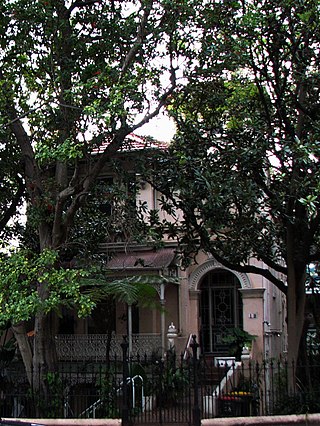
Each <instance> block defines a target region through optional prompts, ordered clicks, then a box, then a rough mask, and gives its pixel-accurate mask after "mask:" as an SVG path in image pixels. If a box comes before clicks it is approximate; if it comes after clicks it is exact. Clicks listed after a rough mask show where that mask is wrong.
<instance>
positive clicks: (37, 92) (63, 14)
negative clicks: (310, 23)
mask: <svg viewBox="0 0 320 426" xmlns="http://www.w3.org/2000/svg"><path fill="white" fill-rule="evenodd" d="M201 7H202V6H201V2H198V1H189V2H185V1H179V2H175V1H174V2H173V1H170V0H163V1H153V0H141V1H106V0H88V1H82V0H73V1H71V0H48V1H44V0H39V1H36V2H34V1H30V0H4V1H3V2H2V3H1V9H0V13H1V15H0V24H1V25H0V44H1V55H0V111H1V112H0V121H1V126H2V129H3V130H4V131H6V132H8V134H9V135H10V143H11V142H12V144H13V145H9V139H8V140H7V141H6V140H4V142H3V143H4V144H5V146H6V147H9V146H10V147H11V146H14V147H15V150H16V151H17V155H18V164H19V165H20V175H19V177H21V180H22V182H23V184H24V187H25V192H26V201H27V213H26V215H27V224H28V230H29V231H28V232H30V229H33V230H34V231H35V235H36V240H35V241H34V244H33V246H34V247H35V248H36V249H37V250H38V253H40V258H39V259H42V257H41V256H42V253H44V257H45V253H52V251H53V252H55V253H56V252H58V253H60V255H61V256H58V258H57V262H53V263H50V265H51V266H50V268H53V269H54V268H55V267H57V268H60V262H61V257H62V254H63V253H65V251H66V250H67V249H68V244H69V235H70V230H71V228H72V227H73V225H74V223H75V220H76V218H77V213H78V212H79V211H80V210H81V208H82V207H83V206H84V204H85V202H86V198H87V196H88V194H89V193H90V191H91V190H92V188H93V187H94V184H95V182H96V180H97V178H98V176H99V175H100V174H101V173H102V172H104V173H105V172H106V168H107V167H108V164H109V163H108V162H109V160H110V159H111V158H112V157H113V156H114V155H115V154H116V152H117V151H118V150H119V149H121V147H122V145H123V142H124V140H125V139H126V137H127V136H128V135H129V134H130V133H132V132H133V131H135V130H137V129H138V128H140V127H141V126H143V125H144V124H145V123H147V122H148V121H150V120H151V119H152V118H153V117H155V116H156V115H157V114H158V113H159V112H160V110H161V108H162V107H163V106H164V105H165V104H166V102H167V100H168V98H169V96H171V95H172V93H173V92H174V90H175V89H176V86H177V78H178V77H179V76H180V75H183V70H184V69H185V68H189V69H191V68H192V67H193V50H194V47H193V46H192V43H193V36H192V31H191V28H192V27H193V21H194V19H195V18H196V17H197V16H198V14H199V9H200V8H201ZM99 149H100V151H99ZM29 241H30V240H29ZM59 271H60V273H62V272H63V271H61V270H60V269H59ZM48 274H49V273H48ZM52 274H53V275H54V271H52ZM47 278H48V279H47V280H44V279H43V276H41V274H40V276H39V277H38V278H37V277H35V276H33V280H32V283H31V282H30V281H29V284H30V285H31V284H32V289H34V290H35V295H36V297H37V298H38V303H39V306H40V307H41V306H46V304H47V302H48V301H49V300H52V291H53V287H52V285H53V284H54V283H53V281H52V280H51V272H50V274H49V275H47ZM22 282H25V281H24V280H23V279H22ZM34 286H35V287H34ZM4 288H5V287H2V291H4ZM7 291H10V289H7ZM59 300H60V296H59V295H58V299H57V300H56V302H55V304H59V303H60V302H59ZM52 309H53V306H51V307H50V309H48V310H47V309H41V308H40V309H39V310H37V312H36V315H35V336H34V342H33V350H32V351H31V349H30V348H29V347H27V343H26V339H25V335H26V330H24V328H23V327H24V322H23V321H22V322H21V323H19V324H15V327H14V329H15V334H16V338H17V341H18V344H19V348H20V350H21V351H22V352H23V351H25V352H26V353H28V354H29V355H28V356H27V357H26V358H25V359H24V361H25V366H26V369H27V370H29V371H31V367H32V366H33V371H34V372H35V373H36V372H38V371H40V380H37V379H35V380H34V383H35V384H38V383H41V378H42V377H43V374H45V372H47V371H51V370H54V368H55V365H54V364H55V357H54V354H52V346H51V345H50V340H51V339H52V332H51V329H50V312H51V310H52ZM22 319H23V318H22V317H21V320H22ZM42 383H43V381H42Z"/></svg>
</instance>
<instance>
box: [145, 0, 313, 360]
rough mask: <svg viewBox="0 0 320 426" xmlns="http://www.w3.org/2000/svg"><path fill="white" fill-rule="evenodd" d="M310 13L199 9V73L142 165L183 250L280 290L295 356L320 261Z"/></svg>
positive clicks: (241, 6)
mask: <svg viewBox="0 0 320 426" xmlns="http://www.w3.org/2000/svg"><path fill="white" fill-rule="evenodd" d="M219 8H220V10H221V19H220V20H219V22H220V25H219V26H217V25H216V22H217V21H216V20H217V19H218V18H219V13H218V10H219ZM319 13H320V11H319V4H318V2H317V1H312V0H310V1H309V0H308V1H299V2H296V1H288V0H280V1H239V2H238V1H233V2H224V3H223V6H222V5H221V4H220V3H219V5H217V9H215V10H213V9H212V10H209V9H208V10H207V11H206V13H205V14H204V17H203V21H202V25H203V28H204V29H205V32H204V37H203V38H202V40H201V52H200V53H199V68H198V69H197V73H196V74H194V75H193V77H194V78H193V81H192V82H190V84H189V85H188V86H187V87H185V88H183V89H182V90H181V91H180V92H179V94H177V95H176V96H175V97H174V99H173V100H172V103H171V105H170V106H169V110H170V112H171V114H172V116H173V117H174V119H175V121H176V123H177V126H178V134H177V136H176V138H175V140H174V143H173V144H172V146H171V148H170V149H169V151H168V152H167V153H164V154H163V156H162V158H161V159H160V162H158V163H157V162H156V161H154V160H152V161H153V165H154V167H155V172H154V175H153V176H152V179H153V183H154V184H155V185H156V186H157V187H158V189H159V190H160V191H162V193H163V194H164V197H163V199H162V202H163V208H164V209H165V210H166V211H168V212H169V213H171V212H172V211H173V208H177V209H179V210H180V211H181V212H182V215H181V214H180V215H179V220H177V223H163V226H164V229H165V230H166V231H168V232H169V234H170V235H172V236H174V237H176V236H178V237H179V238H180V242H181V243H182V248H183V251H184V253H185V254H186V255H187V257H190V255H191V254H194V253H196V252H197V251H198V250H199V248H200V249H201V248H202V249H204V250H206V251H207V252H209V253H212V254H213V256H215V258H216V259H217V260H219V261H220V262H221V263H222V264H223V265H225V266H226V267H229V268H232V269H235V270H238V271H243V272H253V273H258V274H261V275H263V276H265V277H266V278H268V279H269V280H270V281H271V282H273V283H274V284H275V285H277V286H278V288H280V289H281V290H282V291H283V292H285V293H287V294H288V324H289V348H290V354H291V355H292V357H293V358H295V354H296V348H297V347H298V344H297V342H299V339H300V331H301V327H302V323H303V312H304V298H305V287H304V285H305V271H306V267H307V265H308V264H309V263H310V262H312V261H315V260H319V256H320V250H319V248H320V247H319V242H320V241H319V219H320V208H319V201H320V198H319V193H320V192H319V189H320V188H319V177H320V176H319V173H320V172H319V156H320V144H319V124H320V115H319V87H320V68H319V60H318V54H319V47H320V19H319V18H320V16H319ZM252 258H256V259H258V260H262V261H263V262H264V263H263V264H262V266H259V264H257V263H256V262H252V261H250V259H252ZM291 327H292V328H291ZM290 336H291V337H292V336H298V338H297V339H298V341H293V340H294V339H293V340H292V338H291V337H290Z"/></svg>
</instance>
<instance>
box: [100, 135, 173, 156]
mask: <svg viewBox="0 0 320 426" xmlns="http://www.w3.org/2000/svg"><path fill="white" fill-rule="evenodd" d="M109 143H110V142H109V141H105V142H103V143H102V144H101V145H100V146H99V147H97V148H94V149H93V150H92V154H101V153H102V152H103V151H104V150H105V149H106V147H107V146H108V145H109ZM167 148H168V143H166V142H159V141H157V140H155V139H152V138H150V137H146V136H138V135H136V134H134V133H130V134H129V135H128V136H127V137H126V139H125V141H124V143H123V145H122V147H121V149H120V152H128V151H140V150H143V149H161V150H165V149H167Z"/></svg>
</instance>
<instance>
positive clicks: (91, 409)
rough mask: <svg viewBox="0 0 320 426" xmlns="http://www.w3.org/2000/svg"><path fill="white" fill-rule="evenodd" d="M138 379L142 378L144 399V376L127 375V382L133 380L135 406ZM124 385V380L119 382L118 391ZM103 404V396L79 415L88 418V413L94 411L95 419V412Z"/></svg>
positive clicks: (133, 402) (134, 403)
mask: <svg viewBox="0 0 320 426" xmlns="http://www.w3.org/2000/svg"><path fill="white" fill-rule="evenodd" d="M137 379H140V380H141V384H142V386H141V389H142V391H141V396H142V398H141V400H142V401H143V398H144V385H143V377H142V376H140V375H139V374H137V375H136V376H134V377H127V384H129V383H130V382H131V384H132V406H133V407H135V406H136V396H135V381H136V380H137ZM122 385H123V382H120V384H119V388H118V389H117V392H120V390H121V389H122ZM101 404H103V400H101V398H99V399H98V400H97V401H96V402H94V403H93V404H91V405H90V406H89V407H88V408H86V409H85V410H84V411H82V413H81V414H80V416H79V417H84V416H85V418H87V416H86V415H87V414H90V413H92V416H93V418H94V419H95V418H96V417H95V412H96V409H97V408H98V407H99V406H100V405H101Z"/></svg>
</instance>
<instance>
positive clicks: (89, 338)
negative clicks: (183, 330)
mask: <svg viewBox="0 0 320 426" xmlns="http://www.w3.org/2000/svg"><path fill="white" fill-rule="evenodd" d="M122 341H123V337H122V335H113V336H112V338H111V346H110V356H115V355H116V356H119V357H121V356H122V350H121V346H120V344H121V342H122ZM107 342H108V336H107V334H58V335H57V336H56V348H57V353H58V358H59V360H60V361H100V362H101V361H105V360H106V358H107ZM153 353H157V354H159V353H161V336H160V334H133V335H132V355H133V356H137V355H140V356H144V355H145V354H147V355H148V356H150V355H152V354H153Z"/></svg>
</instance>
